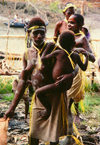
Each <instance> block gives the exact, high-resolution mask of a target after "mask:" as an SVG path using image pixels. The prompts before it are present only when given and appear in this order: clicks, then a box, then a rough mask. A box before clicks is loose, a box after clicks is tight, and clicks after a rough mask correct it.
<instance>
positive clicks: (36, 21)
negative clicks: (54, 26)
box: [28, 17, 46, 29]
mask: <svg viewBox="0 0 100 145" xmlns="http://www.w3.org/2000/svg"><path fill="white" fill-rule="evenodd" d="M33 26H44V27H46V25H45V22H44V21H43V20H42V19H41V18H40V17H34V18H32V19H31V20H30V22H29V24H28V29H29V28H30V27H33Z"/></svg>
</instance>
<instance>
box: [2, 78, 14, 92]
mask: <svg viewBox="0 0 100 145" xmlns="http://www.w3.org/2000/svg"><path fill="white" fill-rule="evenodd" d="M11 92H12V79H10V80H8V79H6V78H0V94H6V93H11Z"/></svg>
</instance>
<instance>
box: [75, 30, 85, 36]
mask: <svg viewBox="0 0 100 145" xmlns="http://www.w3.org/2000/svg"><path fill="white" fill-rule="evenodd" d="M78 35H84V33H83V32H82V31H80V32H79V33H75V36H78Z"/></svg>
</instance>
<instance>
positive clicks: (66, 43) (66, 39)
mask: <svg viewBox="0 0 100 145" xmlns="http://www.w3.org/2000/svg"><path fill="white" fill-rule="evenodd" d="M59 44H60V46H61V47H62V48H64V49H70V48H72V47H73V46H74V45H75V36H74V33H73V32H72V31H65V32H63V33H62V34H61V35H60V37H59Z"/></svg>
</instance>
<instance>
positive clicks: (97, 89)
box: [91, 83, 99, 92]
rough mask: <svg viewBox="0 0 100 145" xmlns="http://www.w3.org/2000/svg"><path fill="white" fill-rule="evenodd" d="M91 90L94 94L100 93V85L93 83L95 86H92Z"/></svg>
mask: <svg viewBox="0 0 100 145" xmlns="http://www.w3.org/2000/svg"><path fill="white" fill-rule="evenodd" d="M91 90H92V91H93V92H98V91H99V84H97V83H93V84H92V85H91Z"/></svg>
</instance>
